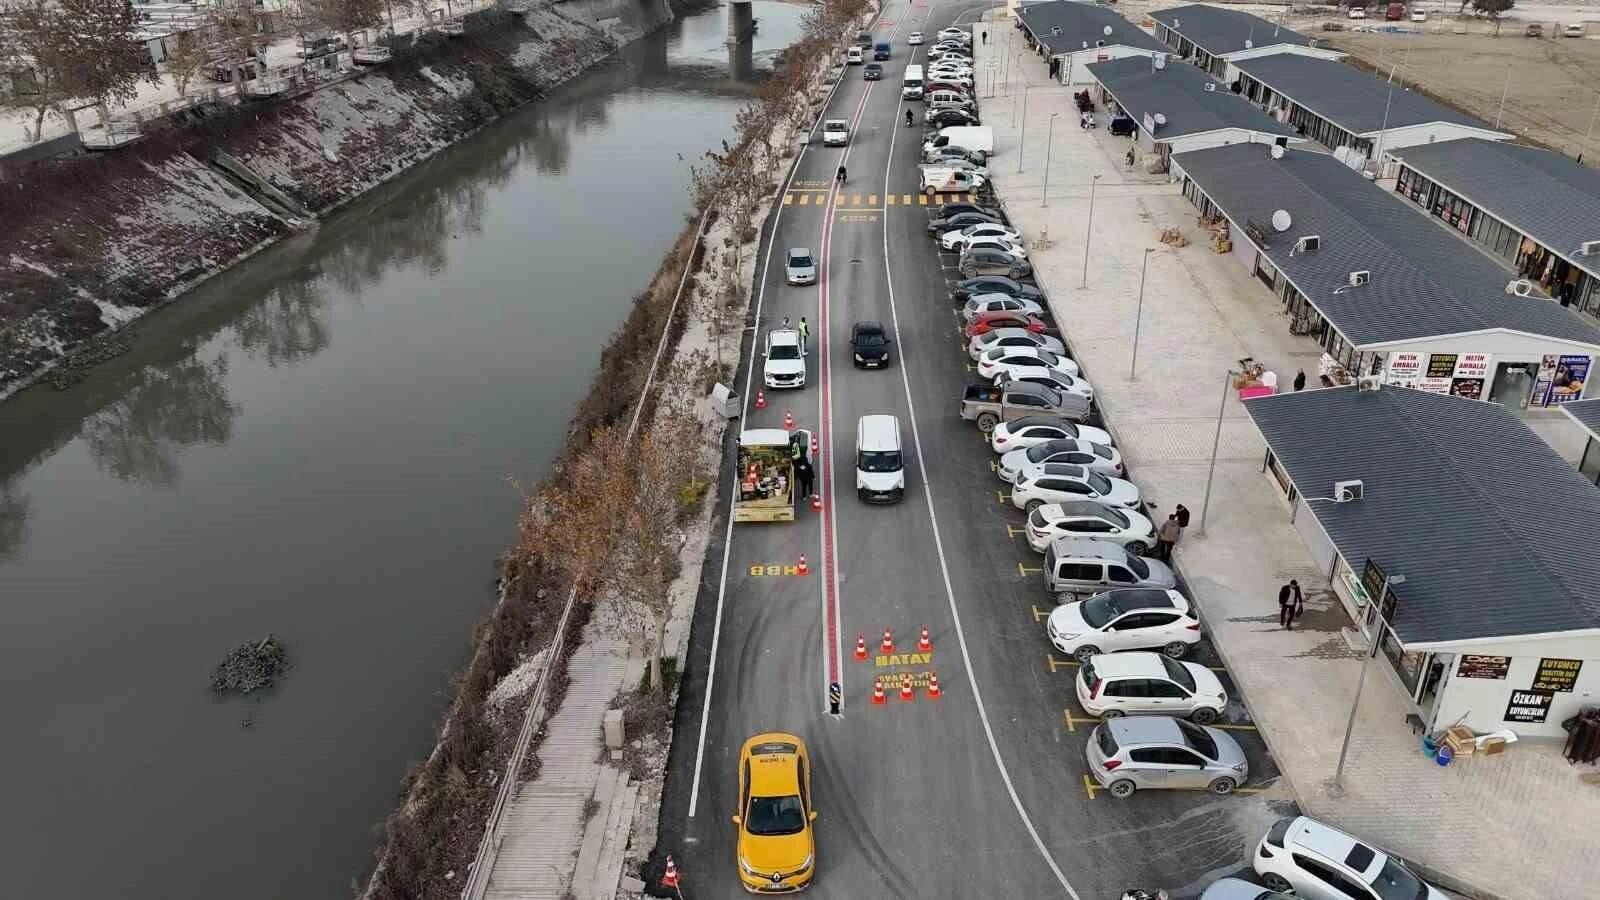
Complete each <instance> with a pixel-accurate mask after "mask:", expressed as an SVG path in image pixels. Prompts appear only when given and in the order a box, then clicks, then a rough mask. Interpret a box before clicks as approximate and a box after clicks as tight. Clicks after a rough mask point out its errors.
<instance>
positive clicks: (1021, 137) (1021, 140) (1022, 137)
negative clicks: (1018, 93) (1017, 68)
mask: <svg viewBox="0 0 1600 900" xmlns="http://www.w3.org/2000/svg"><path fill="white" fill-rule="evenodd" d="M1032 87H1033V85H1031V84H1025V85H1023V86H1022V129H1021V130H1020V131H1019V132H1017V172H1018V174H1021V172H1022V151H1023V148H1024V147H1025V146H1026V141H1027V140H1028V91H1029V90H1030V89H1031V88H1032Z"/></svg>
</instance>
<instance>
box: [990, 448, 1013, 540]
mask: <svg viewBox="0 0 1600 900" xmlns="http://www.w3.org/2000/svg"><path fill="white" fill-rule="evenodd" d="M989 471H991V472H998V471H1000V466H999V464H998V463H996V462H995V461H994V460H992V459H991V460H989ZM1006 531H1007V534H1006V537H1010V536H1011V535H1010V533H1009V532H1010V531H1011V526H1010V525H1007V526H1006Z"/></svg>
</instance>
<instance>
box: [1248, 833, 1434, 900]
mask: <svg viewBox="0 0 1600 900" xmlns="http://www.w3.org/2000/svg"><path fill="white" fill-rule="evenodd" d="M1252 863H1253V865H1254V867H1255V870H1256V874H1257V875H1259V876H1260V877H1261V882H1262V883H1263V884H1265V885H1266V886H1267V887H1269V888H1272V889H1273V890H1276V891H1291V890H1292V891H1294V893H1295V896H1296V897H1302V898H1305V900H1392V898H1397V897H1403V898H1405V900H1448V898H1447V895H1446V894H1444V893H1443V892H1442V891H1440V890H1439V889H1438V888H1435V887H1433V886H1432V885H1430V884H1428V883H1427V882H1425V881H1423V880H1422V879H1421V878H1418V877H1417V875H1416V873H1414V872H1412V871H1411V868H1410V867H1409V866H1407V865H1406V862H1405V860H1403V859H1400V858H1399V857H1396V856H1391V855H1389V854H1387V853H1384V852H1383V851H1382V850H1379V849H1377V848H1376V847H1373V846H1371V845H1369V844H1366V843H1363V842H1362V841H1359V840H1357V839H1356V838H1354V837H1351V836H1350V835H1348V834H1345V833H1344V832H1342V831H1340V830H1339V829H1337V828H1334V827H1332V826H1331V825H1324V824H1323V823H1321V822H1318V821H1317V820H1316V819H1312V818H1309V817H1307V816H1296V817H1294V818H1292V819H1279V820H1278V821H1277V823H1276V824H1274V825H1273V826H1272V828H1270V829H1268V831H1267V833H1266V836H1265V837H1263V838H1262V839H1261V843H1259V844H1257V845H1256V855H1255V859H1254V860H1253V861H1252Z"/></svg>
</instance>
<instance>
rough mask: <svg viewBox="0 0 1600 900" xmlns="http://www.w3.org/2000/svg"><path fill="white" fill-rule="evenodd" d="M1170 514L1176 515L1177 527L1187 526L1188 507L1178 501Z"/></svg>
mask: <svg viewBox="0 0 1600 900" xmlns="http://www.w3.org/2000/svg"><path fill="white" fill-rule="evenodd" d="M1172 514H1173V515H1174V516H1177V517H1178V527H1179V528H1188V527H1189V507H1187V506H1184V505H1183V504H1182V503H1179V504H1178V506H1177V508H1176V509H1174V510H1173V511H1172Z"/></svg>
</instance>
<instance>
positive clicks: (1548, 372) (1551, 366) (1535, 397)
mask: <svg viewBox="0 0 1600 900" xmlns="http://www.w3.org/2000/svg"><path fill="white" fill-rule="evenodd" d="M1558 358H1559V357H1555V356H1546V357H1544V358H1542V359H1541V360H1540V361H1539V374H1537V375H1535V376H1534V379H1533V393H1532V394H1530V395H1528V404H1529V405H1530V406H1549V405H1550V386H1551V385H1552V384H1554V383H1555V380H1556V360H1557V359H1558Z"/></svg>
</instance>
